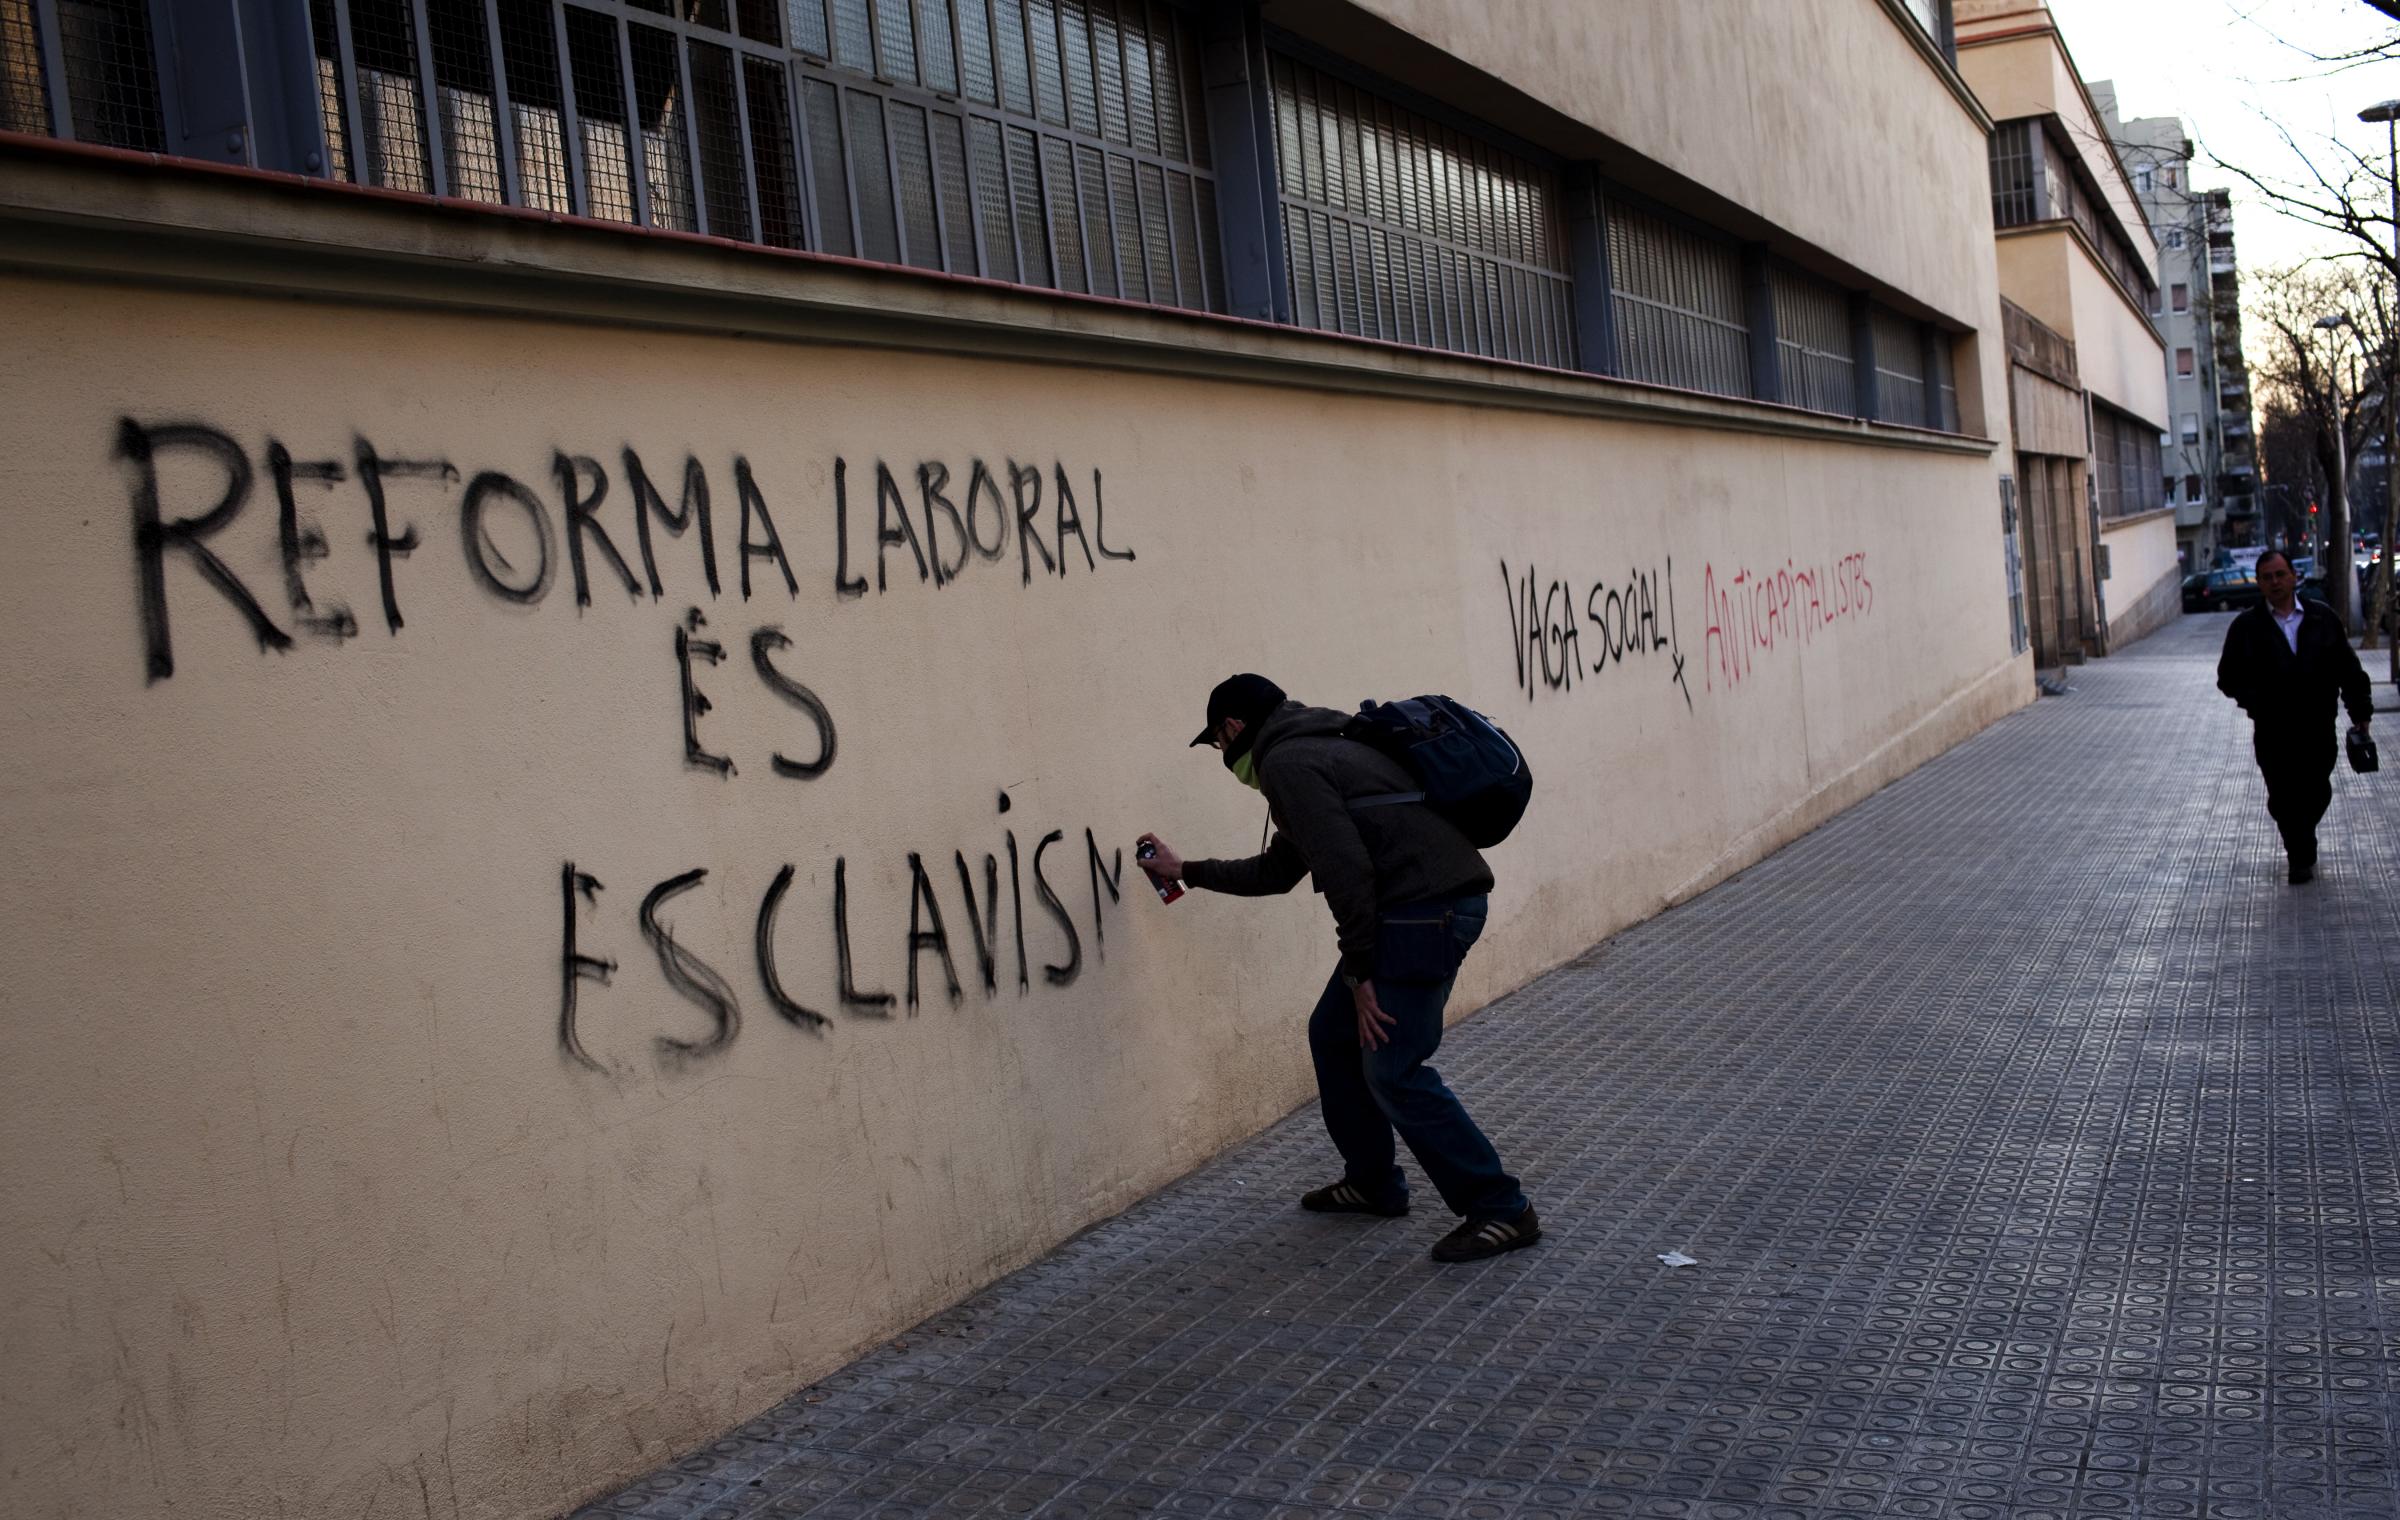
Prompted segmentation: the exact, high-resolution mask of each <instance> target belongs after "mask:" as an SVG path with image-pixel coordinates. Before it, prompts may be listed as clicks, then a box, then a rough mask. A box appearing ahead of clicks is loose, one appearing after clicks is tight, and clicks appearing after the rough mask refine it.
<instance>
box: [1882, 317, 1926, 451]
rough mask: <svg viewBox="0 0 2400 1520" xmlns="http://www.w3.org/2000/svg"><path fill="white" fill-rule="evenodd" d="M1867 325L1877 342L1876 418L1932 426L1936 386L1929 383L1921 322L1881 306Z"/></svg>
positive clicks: (1919, 425) (1911, 424) (1915, 425)
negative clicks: (1931, 406) (1930, 410)
mask: <svg viewBox="0 0 2400 1520" xmlns="http://www.w3.org/2000/svg"><path fill="white" fill-rule="evenodd" d="M1867 325H1868V327H1869V328H1870V329H1871V330H1872V332H1873V334H1874V343H1875V418H1876V420H1877V421H1878V422H1898V423H1904V424H1906V425H1907V426H1909V427H1932V426H1934V425H1935V419H1934V418H1933V417H1932V416H1930V415H1929V414H1928V413H1927V411H1926V403H1927V401H1928V400H1929V399H1930V398H1931V397H1932V395H1933V392H1932V390H1931V389H1930V388H1929V387H1928V386H1927V385H1926V383H1925V333H1924V329H1923V328H1922V327H1920V326H1919V325H1918V324H1917V323H1915V322H1912V321H1910V320H1909V319H1908V318H1906V317H1903V316H1901V315H1900V314H1899V313H1897V312H1892V311H1886V310H1884V309H1883V308H1882V307H1880V306H1876V307H1871V308H1869V310H1868V313H1867Z"/></svg>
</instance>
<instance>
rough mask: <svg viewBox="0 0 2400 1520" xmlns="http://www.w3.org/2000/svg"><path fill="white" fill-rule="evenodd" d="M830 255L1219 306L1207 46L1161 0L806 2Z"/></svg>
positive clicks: (810, 84) (815, 160)
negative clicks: (1204, 71) (1203, 65)
mask: <svg viewBox="0 0 2400 1520" xmlns="http://www.w3.org/2000/svg"><path fill="white" fill-rule="evenodd" d="M791 7H792V30H793V36H792V45H793V47H794V48H795V49H796V50H798V51H799V52H800V53H802V54H803V55H805V56H806V57H807V58H808V59H810V60H812V62H811V63H809V64H808V66H806V67H805V68H803V69H802V70H801V71H800V73H801V89H802V92H803V99H802V110H801V112H800V119H801V123H802V126H801V131H802V135H803V137H804V139H805V142H806V155H805V157H806V161H807V164H808V166H809V169H810V176H811V205H812V206H813V208H814V211H815V220H816V224H817V225H818V227H819V228H820V229H821V235H822V239H823V241H822V244H821V246H823V247H824V248H825V249H826V250H827V251H828V252H833V253H844V254H855V255H856V256H858V257H863V258H869V259H877V260H882V261H885V262H891V263H907V264H914V265H917V266H919V267H921V268H925V269H945V270H948V271H950V272H952V273H955V274H981V275H985V276H988V277H990V278H993V279H1001V280H1012V281H1016V282H1018V283H1020V284H1026V285H1046V286H1049V287H1052V288H1054V289H1058V290H1070V291H1079V292H1090V293H1091V294H1094V295H1104V296H1115V297H1119V298H1122V299H1125V300H1129V301H1146V302H1150V303H1153V304H1157V305H1167V306H1186V307H1191V308H1194V309H1198V310H1210V311H1221V310H1223V309H1224V306H1225V293H1224V292H1225V277H1224V271H1223V267H1222V263H1221V258H1220V254H1219V250H1218V246H1217V188H1216V178H1215V175H1214V174H1213V173H1212V172H1211V171H1210V169H1209V159H1208V150H1207V131H1206V127H1205V123H1204V120H1203V115H1202V105H1201V99H1200V80H1199V46H1198V42H1197V39H1196V38H1195V36H1194V35H1193V32H1192V29H1191V26H1190V24H1189V23H1188V22H1187V21H1186V20H1185V19H1184V17H1183V15H1182V14H1181V13H1180V12H1178V11H1176V10H1175V9H1173V8H1172V7H1170V6H1167V5H1165V4H1161V3H1156V0H1113V3H1112V0H988V3H987V0H917V3H916V4H915V5H913V6H912V5H911V4H909V3H908V0H791Z"/></svg>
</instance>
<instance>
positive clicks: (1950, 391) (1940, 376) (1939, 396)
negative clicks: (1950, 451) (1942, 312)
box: [1925, 328, 1963, 433]
mask: <svg viewBox="0 0 2400 1520" xmlns="http://www.w3.org/2000/svg"><path fill="white" fill-rule="evenodd" d="M1932 336H1933V383H1934V400H1935V403H1936V404H1937V405H1938V406H1939V407H1940V408H1941V410H1940V412H1939V413H1938V414H1937V415H1935V416H1932V417H1929V418H1927V419H1926V421H1925V425H1926V426H1927V427H1934V428H1940V429H1941V430H1942V431H1943V432H1945V433H1955V432H1957V431H1959V429H1960V428H1961V427H1962V426H1963V424H1962V423H1961V422H1960V421H1959V416H1958V356H1957V354H1956V352H1955V349H1956V347H1957V344H1956V340H1954V339H1953V338H1952V337H1951V335H1950V334H1949V333H1947V332H1944V331H1942V330H1940V329H1938V328H1937V329H1935V330H1934V332H1933V335H1932Z"/></svg>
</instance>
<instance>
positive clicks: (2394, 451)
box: [2358, 100, 2400, 686]
mask: <svg viewBox="0 0 2400 1520" xmlns="http://www.w3.org/2000/svg"><path fill="white" fill-rule="evenodd" d="M2358 119H2359V120H2360V121H2367V122H2375V121H2379V122H2382V123H2383V150H2384V155H2385V157H2384V162H2385V164H2386V165H2387V166H2388V167H2389V169H2390V177H2391V182H2392V273H2393V275H2394V277H2395V278H2400V100H2386V101H2383V102H2381V103H2379V104H2376V105H2371V106H2369V107H2367V108H2366V109H2365V110H2363V111H2361V112H2359V113H2358ZM2394 341H2395V334H2394V332H2393V331H2392V328H2391V327H2390V326H2389V325H2387V326H2386V327H2385V329H2384V347H2383V532H2382V534H2381V535H2380V539H2381V541H2380V542H2379V543H2378V544H2377V545H2376V554H2375V564H2376V570H2375V608H2374V611H2373V613H2372V614H2371V616H2372V617H2373V619H2374V621H2375V624H2376V626H2377V628H2380V627H2381V626H2382V624H2383V622H2384V620H2385V619H2387V618H2389V617H2390V616H2391V615H2392V555H2393V552H2394V551H2395V549H2400V545H2395V544H2394V543H2393V542H2392V536H2393V533H2394V530H2396V529H2400V392H2396V391H2395V388H2394V382H2395V381H2396V380H2400V373H2396V372H2395V371H2396V370H2400V355H2395V354H2394V353H2393V352H2392V349H2393V345H2394ZM2374 633H2375V629H2369V630H2368V636H2369V637H2370V638H2371V637H2373V636H2374ZM2389 674H2390V675H2391V678H2392V684H2393V685H2394V686H2400V634H2396V635H2395V636H2394V637H2393V639H2392V641H2391V656H2390V666H2389Z"/></svg>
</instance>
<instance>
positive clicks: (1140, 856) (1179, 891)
mask: <svg viewBox="0 0 2400 1520" xmlns="http://www.w3.org/2000/svg"><path fill="white" fill-rule="evenodd" d="M1133 858H1134V859H1135V860H1138V861H1149V860H1156V859H1157V858H1158V846H1157V845H1155V844H1152V843H1151V842H1150V841H1149V840H1147V839H1145V840H1143V841H1142V842H1141V843H1140V844H1137V845H1135V846H1134V847H1133ZM1142 874H1143V875H1145V876H1149V875H1150V873H1149V872H1147V871H1144V872H1143V873H1142ZM1150 885H1151V886H1153V887H1156V888H1157V889H1158V900H1159V901H1160V902H1162V903H1171V902H1173V901H1174V900H1175V899H1176V898H1178V897H1181V896H1182V895H1183V883H1182V882H1180V881H1160V880H1159V879H1158V878H1157V877H1155V876H1150Z"/></svg>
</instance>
